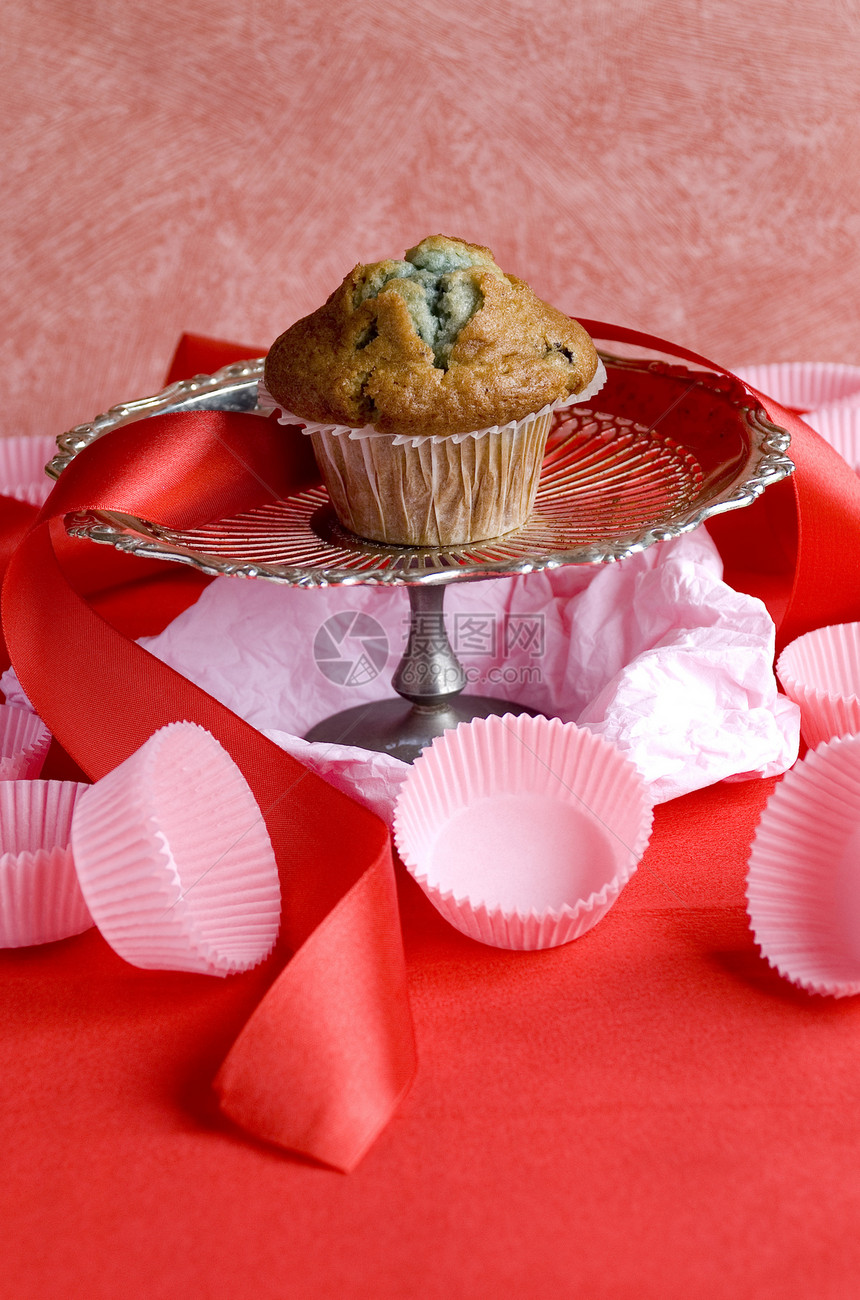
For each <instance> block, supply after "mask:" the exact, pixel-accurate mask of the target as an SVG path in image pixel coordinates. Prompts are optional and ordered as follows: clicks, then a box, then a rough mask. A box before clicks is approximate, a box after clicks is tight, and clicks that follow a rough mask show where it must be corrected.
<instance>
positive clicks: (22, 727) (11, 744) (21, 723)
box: [0, 704, 51, 781]
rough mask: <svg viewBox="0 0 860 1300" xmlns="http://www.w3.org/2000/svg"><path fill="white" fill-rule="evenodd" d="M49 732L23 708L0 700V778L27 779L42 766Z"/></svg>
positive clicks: (42, 723)
mask: <svg viewBox="0 0 860 1300" xmlns="http://www.w3.org/2000/svg"><path fill="white" fill-rule="evenodd" d="M50 744H51V733H50V731H49V730H48V728H47V727H46V726H45V724H44V722H43V721H42V720H41V718H39V717H37V716H36V714H35V713H30V712H28V711H27V710H26V709H18V708H15V707H14V706H13V705H11V704H0V781H29V780H32V779H33V778H34V777H37V776H38V775H39V773H40V772H41V770H42V767H43V765H44V762H45V756H46V755H47V753H48V748H49V746H50Z"/></svg>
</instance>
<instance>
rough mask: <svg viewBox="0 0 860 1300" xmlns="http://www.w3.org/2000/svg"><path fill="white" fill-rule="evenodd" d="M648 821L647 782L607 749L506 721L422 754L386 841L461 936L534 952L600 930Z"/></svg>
mask: <svg viewBox="0 0 860 1300" xmlns="http://www.w3.org/2000/svg"><path fill="white" fill-rule="evenodd" d="M651 819H652V810H651V800H650V797H649V794H648V791H647V788H646V786H645V783H644V781H643V780H642V778H641V776H640V775H639V773H638V771H637V770H636V768H635V767H634V766H633V764H632V763H631V762H630V761H629V760H628V759H626V758H625V757H624V756H623V755H622V754H621V753H620V752H619V751H618V750H617V749H615V747H614V746H613V745H611V744H610V743H609V742H608V741H606V740H604V739H603V738H602V737H599V736H595V735H594V734H593V733H591V732H590V731H586V730H583V729H580V728H578V727H576V726H574V725H573V724H572V723H562V722H560V721H559V720H558V719H557V718H552V719H548V718H543V717H534V718H533V717H529V716H527V715H520V716H516V717H515V716H513V715H510V714H506V715H505V716H504V717H490V718H481V719H476V720H475V721H473V722H469V723H463V724H461V725H460V726H459V727H458V728H457V729H456V730H455V731H448V732H446V733H445V734H444V735H443V736H441V737H439V738H438V739H436V740H434V742H433V744H432V745H431V746H430V747H429V748H428V749H425V750H424V751H423V753H422V754H421V755H419V757H418V759H417V760H416V761H415V763H414V765H413V767H412V770H411V772H410V774H409V776H408V777H407V778H406V780H405V782H404V784H403V787H402V789H401V792H400V795H399V797H398V800H397V804H396V807H395V815H394V837H395V842H396V844H397V849H398V851H399V853H400V856H401V858H402V860H403V862H404V864H405V866H406V867H407V869H408V870H409V872H410V873H411V874H412V875H413V876H414V877H415V879H416V880H417V881H418V883H419V885H420V886H421V888H422V889H423V890H424V892H425V893H426V894H427V896H428V898H429V899H430V900H431V902H432V903H433V905H434V906H435V907H436V908H437V910H438V911H439V912H441V914H442V915H443V916H444V917H445V918H446V920H448V921H450V923H451V924H452V925H454V926H455V927H456V928H457V929H458V930H461V931H462V932H463V933H464V934H467V935H469V936H470V937H471V938H473V939H477V940H479V941H480V942H482V943H486V944H491V945H493V946H494V947H499V948H515V949H524V950H533V949H537V948H551V947H555V946H557V945H558V944H562V943H568V942H569V941H570V940H572V939H575V938H577V937H579V935H581V934H584V933H585V932H586V931H587V930H590V929H591V928H592V926H594V925H596V924H597V922H598V921H599V920H600V919H601V917H603V916H604V915H605V914H606V912H607V911H608V910H609V908H610V907H611V906H612V904H613V903H614V902H615V900H616V898H617V897H618V895H619V893H620V892H621V890H622V888H623V887H624V885H625V884H626V883H627V881H628V880H629V879H630V877H631V876H632V875H633V872H634V871H635V870H636V867H637V866H638V863H639V860H640V858H641V857H642V854H643V853H644V851H645V847H646V845H647V843H648V839H649V836H650V832H651Z"/></svg>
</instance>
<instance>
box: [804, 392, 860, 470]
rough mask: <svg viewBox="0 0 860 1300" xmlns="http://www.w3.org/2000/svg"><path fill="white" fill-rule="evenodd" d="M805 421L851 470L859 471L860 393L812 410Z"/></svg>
mask: <svg viewBox="0 0 860 1300" xmlns="http://www.w3.org/2000/svg"><path fill="white" fill-rule="evenodd" d="M806 421H807V424H809V425H811V426H812V428H813V429H815V430H817V432H818V433H820V434H821V436H822V438H824V439H825V440H826V441H827V442H829V443H830V446H831V447H833V448H834V449H835V450H836V451H838V452H839V455H840V456H841V457H842V459H843V460H846V461H847V462H848V464H849V465H850V466H851V468H852V469H853V470H855V471H860V393H858V395H857V397H856V398H854V399H849V400H848V401H846V402H845V403H842V404H834V405H833V406H824V407H822V408H821V409H820V410H818V411H812V412H811V414H810V415H808V416H806Z"/></svg>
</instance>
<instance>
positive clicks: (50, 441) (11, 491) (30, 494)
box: [0, 437, 57, 506]
mask: <svg viewBox="0 0 860 1300" xmlns="http://www.w3.org/2000/svg"><path fill="white" fill-rule="evenodd" d="M56 452H57V442H56V439H55V438H52V437H38V438H26V437H24V438H22V437H12V438H0V493H2V494H3V495H4V496H9V497H16V498H17V500H19V501H28V502H29V503H30V505H33V506H40V505H42V504H43V503H44V502H45V501H46V500H47V498H48V494H49V493H50V491H51V488H52V487H53V486H54V481H53V479H50V478H49V477H48V475H47V474H46V473H45V465H46V464H47V462H48V461H49V460H50V459H51V457H52V456H55V455H56Z"/></svg>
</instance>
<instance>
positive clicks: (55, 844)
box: [0, 781, 93, 948]
mask: <svg viewBox="0 0 860 1300" xmlns="http://www.w3.org/2000/svg"><path fill="white" fill-rule="evenodd" d="M88 789H89V786H86V785H79V784H78V783H76V782H73V781H3V782H0V948H24V947H28V946H30V945H31V944H40V943H54V942H55V941H56V940H57V939H67V938H69V937H70V936H71V935H75V934H81V933H82V932H83V931H84V930H88V929H90V927H91V926H92V924H93V919H92V917H91V916H90V913H89V909H88V908H87V905H86V902H85V901H84V897H83V894H82V893H81V889H80V885H79V884H78V877H77V874H76V872H75V864H74V861H73V857H72V850H71V846H70V840H71V827H72V814H73V812H74V807H75V804H76V802H77V800H78V799H79V798H80V796H81V795H82V794H83V792H84V791H86V790H88Z"/></svg>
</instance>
